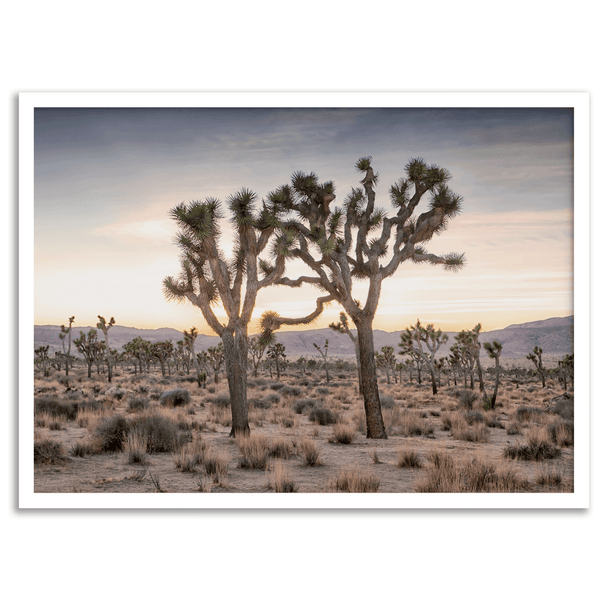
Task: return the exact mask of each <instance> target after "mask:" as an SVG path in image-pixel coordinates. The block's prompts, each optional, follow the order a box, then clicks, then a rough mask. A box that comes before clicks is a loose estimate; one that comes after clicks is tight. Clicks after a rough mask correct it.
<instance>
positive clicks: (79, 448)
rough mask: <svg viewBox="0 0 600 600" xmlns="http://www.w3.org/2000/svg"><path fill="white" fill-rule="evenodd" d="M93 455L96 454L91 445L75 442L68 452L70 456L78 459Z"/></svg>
mask: <svg viewBox="0 0 600 600" xmlns="http://www.w3.org/2000/svg"><path fill="white" fill-rule="evenodd" d="M95 453H96V448H95V447H94V446H93V444H85V443H83V442H75V443H74V444H73V445H72V446H71V450H70V451H69V454H70V455H71V456H78V457H80V458H83V457H84V456H87V455H88V454H95Z"/></svg>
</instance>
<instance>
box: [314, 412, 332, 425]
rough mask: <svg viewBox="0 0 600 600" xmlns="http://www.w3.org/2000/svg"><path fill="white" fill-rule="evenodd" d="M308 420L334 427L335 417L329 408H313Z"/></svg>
mask: <svg viewBox="0 0 600 600" xmlns="http://www.w3.org/2000/svg"><path fill="white" fill-rule="evenodd" d="M308 420H309V421H312V422H313V423H318V424H319V425H333V423H335V417H334V416H333V413H332V412H331V411H330V410H329V409H328V408H313V409H312V410H311V411H310V415H308Z"/></svg>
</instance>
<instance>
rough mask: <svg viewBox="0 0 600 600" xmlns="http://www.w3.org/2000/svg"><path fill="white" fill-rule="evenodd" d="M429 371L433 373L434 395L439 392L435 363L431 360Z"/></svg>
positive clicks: (432, 386) (432, 388) (432, 385)
mask: <svg viewBox="0 0 600 600" xmlns="http://www.w3.org/2000/svg"><path fill="white" fill-rule="evenodd" d="M429 371H430V373H431V390H432V392H433V395H434V396H435V395H436V394H437V391H438V389H437V380H436V379H437V378H436V376H435V365H433V364H432V363H431V362H429Z"/></svg>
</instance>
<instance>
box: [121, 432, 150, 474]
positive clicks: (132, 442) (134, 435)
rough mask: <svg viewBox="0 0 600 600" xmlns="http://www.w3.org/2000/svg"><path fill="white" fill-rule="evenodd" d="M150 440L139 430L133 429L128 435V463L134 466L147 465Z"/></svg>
mask: <svg viewBox="0 0 600 600" xmlns="http://www.w3.org/2000/svg"><path fill="white" fill-rule="evenodd" d="M147 450H148V438H147V437H146V436H145V435H144V433H143V432H142V431H140V430H138V429H135V428H134V429H133V430H131V431H129V433H128V434H127V440H126V442H125V451H126V452H127V454H128V456H127V462H128V463H129V464H132V465H145V464H146V462H147Z"/></svg>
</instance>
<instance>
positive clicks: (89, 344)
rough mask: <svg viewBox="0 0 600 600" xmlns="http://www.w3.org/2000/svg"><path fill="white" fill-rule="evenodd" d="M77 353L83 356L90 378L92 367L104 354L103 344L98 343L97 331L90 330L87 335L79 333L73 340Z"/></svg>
mask: <svg viewBox="0 0 600 600" xmlns="http://www.w3.org/2000/svg"><path fill="white" fill-rule="evenodd" d="M73 343H74V344H75V346H76V348H77V352H79V353H80V354H83V357H84V358H85V362H86V363H87V368H88V377H91V376H92V365H93V364H94V363H97V362H98V360H99V357H100V356H101V355H102V353H103V352H104V344H103V343H102V342H100V341H98V331H97V330H96V329H93V328H92V329H90V330H89V332H88V333H87V335H86V334H85V333H83V331H80V332H79V337H78V338H77V339H75V340H73Z"/></svg>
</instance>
